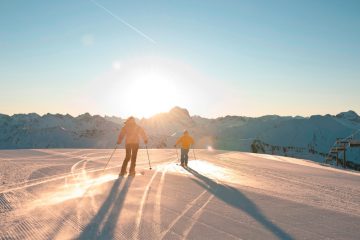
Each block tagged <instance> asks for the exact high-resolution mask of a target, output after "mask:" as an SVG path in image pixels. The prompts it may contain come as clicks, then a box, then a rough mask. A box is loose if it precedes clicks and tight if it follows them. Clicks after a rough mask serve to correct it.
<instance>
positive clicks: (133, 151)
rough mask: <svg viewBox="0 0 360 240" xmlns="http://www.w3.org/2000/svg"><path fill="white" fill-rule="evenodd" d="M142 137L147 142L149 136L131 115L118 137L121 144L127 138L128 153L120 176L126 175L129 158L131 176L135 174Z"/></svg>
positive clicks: (126, 147)
mask: <svg viewBox="0 0 360 240" xmlns="http://www.w3.org/2000/svg"><path fill="white" fill-rule="evenodd" d="M140 137H141V138H142V139H143V140H144V143H145V144H147V142H148V137H147V136H146V133H145V131H144V129H143V128H142V127H140V126H139V125H137V124H136V122H135V118H134V117H129V118H128V119H127V120H126V122H125V126H124V127H123V128H122V129H121V132H120V134H119V137H118V141H117V143H118V144H121V142H122V141H123V139H124V138H126V140H125V149H126V155H125V159H124V162H123V164H122V167H121V172H120V174H119V175H120V176H124V175H125V174H126V168H127V164H128V162H129V160H130V159H131V164H130V173H129V175H130V176H134V175H135V165H136V157H137V152H138V150H139V142H140Z"/></svg>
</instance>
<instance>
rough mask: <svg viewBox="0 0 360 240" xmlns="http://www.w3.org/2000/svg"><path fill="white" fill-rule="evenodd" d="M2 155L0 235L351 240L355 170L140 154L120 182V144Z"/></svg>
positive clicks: (233, 155)
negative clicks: (132, 172)
mask: <svg viewBox="0 0 360 240" xmlns="http://www.w3.org/2000/svg"><path fill="white" fill-rule="evenodd" d="M110 153H111V150H110V149H108V150H104V149H101V150H100V149H98V150H90V149H72V150H71V149H60V150H50V149H38V150H2V151H0V164H1V166H0V219H1V221H0V239H25V240H27V239H31V240H32V239H86V240H91V239H106V240H111V239H175V240H177V239H197V240H202V239H206V240H212V239H216V240H219V239H224V240H225V239H269V240H271V239H359V223H360V187H359V180H360V173H355V172H351V171H344V170H338V169H334V168H329V167H325V166H321V165H319V164H316V163H312V162H309V161H304V160H299V159H292V158H287V157H276V156H271V155H263V154H261V155H259V154H251V153H239V152H227V151H207V150H197V151H196V156H197V159H196V160H195V159H194V158H193V155H192V154H191V159H190V162H189V166H190V168H189V169H184V168H181V167H180V166H178V165H176V162H177V157H176V153H175V149H167V150H150V151H149V154H150V159H151V161H152V164H153V170H151V171H150V170H147V169H148V166H147V157H146V156H147V155H146V152H145V151H144V150H140V152H139V155H138V162H137V170H138V172H140V171H142V170H144V171H145V175H137V176H136V177H135V178H131V177H125V178H121V179H118V178H117V176H118V175H117V174H118V172H119V170H120V169H119V165H120V164H121V161H122V159H123V156H124V151H123V150H121V151H120V150H118V151H117V152H116V153H115V155H114V158H113V159H112V161H111V162H110V164H109V166H108V169H107V170H106V171H105V172H104V171H103V167H104V165H105V164H106V162H107V160H108V157H109V155H110Z"/></svg>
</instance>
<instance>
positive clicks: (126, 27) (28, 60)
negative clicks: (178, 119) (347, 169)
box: [0, 0, 360, 117]
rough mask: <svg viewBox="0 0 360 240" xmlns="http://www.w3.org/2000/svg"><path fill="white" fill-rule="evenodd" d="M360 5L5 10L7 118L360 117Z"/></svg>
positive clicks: (250, 0) (64, 1)
mask: <svg viewBox="0 0 360 240" xmlns="http://www.w3.org/2000/svg"><path fill="white" fill-rule="evenodd" d="M359 12H360V1H351V0H347V1H340V0H339V1H335V0H316V1H313V0H311V1H310V0H304V1H285V0H277V1H275V0H274V1H270V0H262V1H258V0H247V1H245V0H221V1H220V0H217V1H215V0H209V1H190V0H183V1H169V0H166V1H165V0H164V1H130V0H128V1H120V0H119V1H115V0H96V1H94V0H57V1H46V0H33V1H21V0H11V1H10V0H0V26H1V27H0V86H1V87H0V113H5V114H14V113H29V112H37V113H39V114H44V113H47V112H50V113H70V114H72V115H78V114H81V113H84V112H90V113H92V114H101V115H105V114H106V115H116V116H122V117H125V116H129V115H136V116H138V117H142V116H145V117H146V116H150V115H152V114H155V113H157V112H163V111H168V110H169V109H170V108H172V107H173V106H181V107H184V108H187V109H188V110H189V111H190V113H191V114H196V115H201V116H206V117H215V116H223V115H228V114H230V115H246V116H260V115H266V114H279V115H304V116H309V115H312V114H326V113H331V114H336V113H338V112H341V111H347V110H350V109H352V110H355V111H356V112H358V113H360V94H359V89H360V14H359Z"/></svg>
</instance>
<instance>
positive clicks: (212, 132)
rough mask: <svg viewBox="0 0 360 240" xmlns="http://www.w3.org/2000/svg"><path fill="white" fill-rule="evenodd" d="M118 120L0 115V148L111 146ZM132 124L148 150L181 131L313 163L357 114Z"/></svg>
mask: <svg viewBox="0 0 360 240" xmlns="http://www.w3.org/2000/svg"><path fill="white" fill-rule="evenodd" d="M124 121H125V119H123V118H119V117H109V116H105V117H102V116H99V115H93V116H92V115H90V114H89V113H85V114H82V115H79V116H77V117H73V116H71V115H69V114H67V115H61V114H46V115H43V116H40V115H38V114H36V113H30V114H15V115H12V116H8V115H4V114H0V149H23V148H113V147H114V145H115V142H116V139H117V135H118V133H119V131H120V129H121V127H122V125H123V123H124ZM138 122H139V124H140V125H141V126H143V127H144V128H145V130H146V132H147V134H148V135H149V138H150V141H149V147H152V148H172V147H173V145H174V143H175V141H176V139H177V138H178V137H179V136H180V135H181V134H182V132H183V130H185V129H187V130H189V131H190V133H191V134H192V135H193V136H194V138H195V139H196V146H195V147H196V148H208V149H209V150H211V149H222V150H233V151H247V152H260V153H269V154H275V155H285V156H291V157H298V158H304V159H309V160H314V161H318V162H323V161H324V159H325V157H326V155H327V153H328V152H329V150H330V149H331V147H332V146H333V145H334V142H335V141H336V140H337V139H338V138H346V137H348V136H349V135H351V134H353V133H354V132H356V131H358V130H359V129H360V116H359V115H358V114H357V113H356V112H354V111H348V112H342V113H339V114H337V115H330V114H327V115H313V116H310V117H300V116H296V117H290V116H277V115H267V116H262V117H243V116H225V117H219V118H214V119H209V118H203V117H200V116H191V115H190V114H189V112H188V110H186V109H184V108H180V107H174V108H173V109H171V110H170V111H169V112H166V113H160V114H157V115H154V116H152V117H150V118H143V119H138ZM358 135H360V134H358ZM354 138H355V139H356V138H357V139H359V138H360V136H357V135H355V136H354ZM347 158H348V159H349V160H350V161H352V162H355V163H360V149H359V148H354V149H349V150H348V151H347Z"/></svg>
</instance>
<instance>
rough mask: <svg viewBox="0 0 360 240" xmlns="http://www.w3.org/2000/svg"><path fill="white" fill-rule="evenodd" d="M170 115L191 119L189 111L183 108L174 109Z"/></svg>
mask: <svg viewBox="0 0 360 240" xmlns="http://www.w3.org/2000/svg"><path fill="white" fill-rule="evenodd" d="M170 114H174V115H178V116H185V117H187V118H190V114H189V111H188V110H187V109H185V108H181V107H174V108H172V109H171V110H170Z"/></svg>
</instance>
